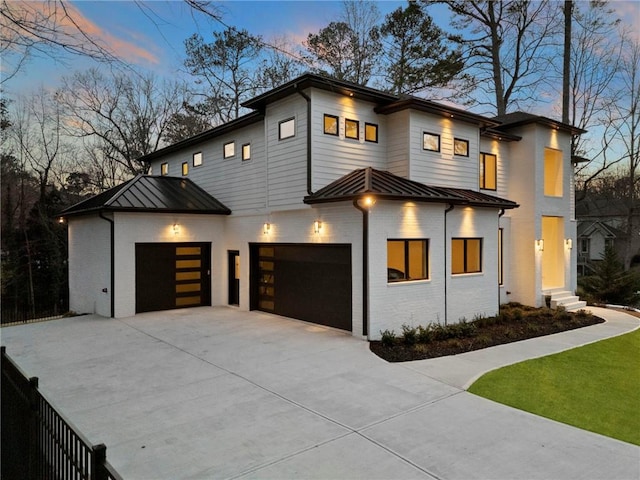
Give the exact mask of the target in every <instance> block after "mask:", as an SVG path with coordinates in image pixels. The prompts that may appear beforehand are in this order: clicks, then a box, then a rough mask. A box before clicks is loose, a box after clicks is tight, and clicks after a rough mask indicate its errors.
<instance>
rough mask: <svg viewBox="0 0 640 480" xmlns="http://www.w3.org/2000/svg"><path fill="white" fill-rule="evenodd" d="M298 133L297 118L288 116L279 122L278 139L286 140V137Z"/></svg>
mask: <svg viewBox="0 0 640 480" xmlns="http://www.w3.org/2000/svg"><path fill="white" fill-rule="evenodd" d="M295 134H296V119H295V118H288V119H287V120H283V121H281V122H280V123H279V124H278V139H279V140H284V139H285V138H291V137H293V136H295Z"/></svg>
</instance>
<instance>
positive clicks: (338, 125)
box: [322, 113, 340, 137]
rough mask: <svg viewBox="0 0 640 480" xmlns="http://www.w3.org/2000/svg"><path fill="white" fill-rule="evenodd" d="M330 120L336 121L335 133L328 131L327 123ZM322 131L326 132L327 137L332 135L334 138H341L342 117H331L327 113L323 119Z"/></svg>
mask: <svg viewBox="0 0 640 480" xmlns="http://www.w3.org/2000/svg"><path fill="white" fill-rule="evenodd" d="M328 118H331V119H334V120H335V121H336V131H335V132H331V131H327V123H326V122H327V119H328ZM322 131H323V132H324V134H325V135H331V136H332V137H339V136H340V117H339V116H338V115H331V114H330V113H325V114H324V116H323V117H322Z"/></svg>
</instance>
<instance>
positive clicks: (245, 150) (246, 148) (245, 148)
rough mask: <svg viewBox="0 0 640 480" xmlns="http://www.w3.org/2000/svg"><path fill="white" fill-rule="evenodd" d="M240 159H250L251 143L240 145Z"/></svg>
mask: <svg viewBox="0 0 640 480" xmlns="http://www.w3.org/2000/svg"><path fill="white" fill-rule="evenodd" d="M242 160H243V161H244V160H251V144H250V143H245V144H244V145H242Z"/></svg>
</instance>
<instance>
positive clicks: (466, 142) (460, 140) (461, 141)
mask: <svg viewBox="0 0 640 480" xmlns="http://www.w3.org/2000/svg"><path fill="white" fill-rule="evenodd" d="M457 144H462V145H464V146H465V153H457V152H456V145H457ZM453 154H454V155H456V156H458V157H469V140H466V139H464V138H457V137H453Z"/></svg>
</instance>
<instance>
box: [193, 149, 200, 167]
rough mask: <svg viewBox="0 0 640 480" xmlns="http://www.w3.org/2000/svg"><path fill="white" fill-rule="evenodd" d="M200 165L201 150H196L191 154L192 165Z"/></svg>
mask: <svg viewBox="0 0 640 480" xmlns="http://www.w3.org/2000/svg"><path fill="white" fill-rule="evenodd" d="M200 165H202V152H197V153H194V154H193V166H194V167H199V166H200Z"/></svg>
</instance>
